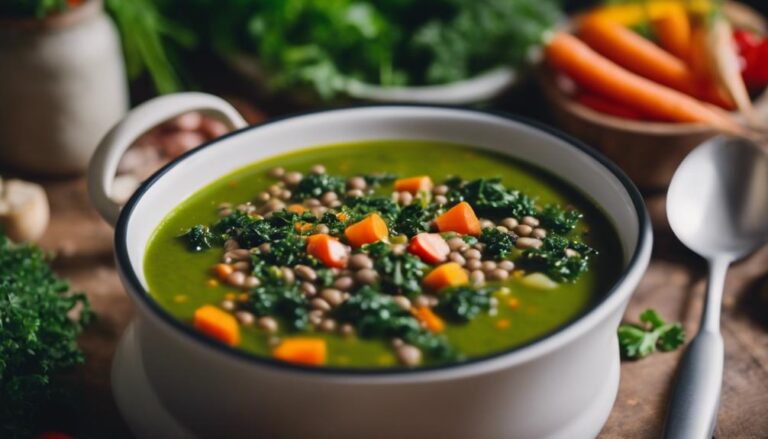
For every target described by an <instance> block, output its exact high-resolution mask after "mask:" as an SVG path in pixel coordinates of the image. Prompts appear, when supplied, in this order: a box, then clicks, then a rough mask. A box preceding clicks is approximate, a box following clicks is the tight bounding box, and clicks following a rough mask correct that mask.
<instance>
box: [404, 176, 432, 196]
mask: <svg viewBox="0 0 768 439" xmlns="http://www.w3.org/2000/svg"><path fill="white" fill-rule="evenodd" d="M432 186H433V184H432V179H431V178H429V176H427V175H419V176H416V177H408V178H399V179H397V180H395V190H396V191H400V192H410V193H412V194H415V193H417V192H419V191H427V192H429V191H431V190H432Z"/></svg>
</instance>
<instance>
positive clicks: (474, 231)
mask: <svg viewBox="0 0 768 439" xmlns="http://www.w3.org/2000/svg"><path fill="white" fill-rule="evenodd" d="M435 224H437V229H438V230H440V231H441V232H456V233H461V234H464V235H472V236H479V235H480V220H478V219H477V215H475V211H474V210H472V206H470V205H469V203H467V202H466V201H462V202H461V203H459V204H457V205H455V206H453V207H452V208H450V209H449V210H448V211H447V212H445V213H444V214H442V215H440V216H439V217H437V219H436V220H435Z"/></svg>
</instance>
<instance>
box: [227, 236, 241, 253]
mask: <svg viewBox="0 0 768 439" xmlns="http://www.w3.org/2000/svg"><path fill="white" fill-rule="evenodd" d="M239 248H240V244H238V243H237V241H235V240H234V239H227V240H226V241H225V242H224V251H232V250H237V249H239Z"/></svg>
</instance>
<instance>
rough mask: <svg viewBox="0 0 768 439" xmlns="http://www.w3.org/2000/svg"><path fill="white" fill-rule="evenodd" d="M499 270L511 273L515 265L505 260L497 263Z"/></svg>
mask: <svg viewBox="0 0 768 439" xmlns="http://www.w3.org/2000/svg"><path fill="white" fill-rule="evenodd" d="M499 268H501V269H502V270H506V271H512V270H514V269H515V263H514V262H512V261H510V260H507V259H505V260H503V261H501V262H499Z"/></svg>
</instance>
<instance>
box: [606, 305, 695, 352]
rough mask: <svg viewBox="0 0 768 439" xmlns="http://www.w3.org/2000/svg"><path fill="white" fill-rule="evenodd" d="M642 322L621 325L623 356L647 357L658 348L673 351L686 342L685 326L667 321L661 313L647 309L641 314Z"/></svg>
mask: <svg viewBox="0 0 768 439" xmlns="http://www.w3.org/2000/svg"><path fill="white" fill-rule="evenodd" d="M640 322H641V324H639V325H635V324H623V325H621V326H619V330H618V335H619V349H620V351H621V356H622V357H624V358H627V359H630V360H636V359H639V358H643V357H646V356H648V355H650V354H651V353H653V352H655V351H656V350H657V349H659V350H661V351H665V352H666V351H673V350H675V349H677V348H678V347H679V346H681V345H682V344H683V343H685V331H684V330H683V326H682V325H681V324H680V323H679V322H677V323H666V322H665V321H664V320H662V319H661V317H660V316H659V314H658V313H657V312H656V311H654V310H652V309H647V310H645V311H644V312H643V313H642V314H640Z"/></svg>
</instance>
